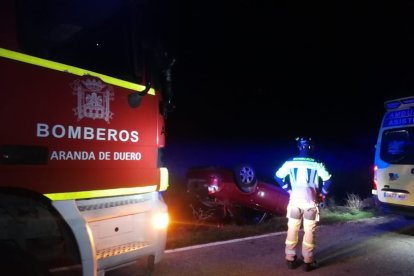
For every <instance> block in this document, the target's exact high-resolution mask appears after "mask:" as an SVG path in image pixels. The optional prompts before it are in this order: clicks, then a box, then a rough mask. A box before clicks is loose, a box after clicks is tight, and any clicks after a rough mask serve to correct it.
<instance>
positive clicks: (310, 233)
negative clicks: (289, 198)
mask: <svg viewBox="0 0 414 276" xmlns="http://www.w3.org/2000/svg"><path fill="white" fill-rule="evenodd" d="M318 213H319V212H318V209H317V207H312V208H308V209H301V208H298V207H293V206H289V208H288V214H287V217H288V231H287V236H286V241H285V245H286V247H285V253H286V260H289V261H292V260H294V259H295V258H296V251H297V246H298V242H299V230H300V227H301V224H302V222H303V231H304V234H303V240H302V257H303V261H304V262H305V263H312V262H313V257H314V250H315V242H316V241H315V237H316V235H315V234H316V224H317V221H318Z"/></svg>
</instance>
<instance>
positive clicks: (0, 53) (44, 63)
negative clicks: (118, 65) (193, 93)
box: [0, 48, 155, 95]
mask: <svg viewBox="0 0 414 276" xmlns="http://www.w3.org/2000/svg"><path fill="white" fill-rule="evenodd" d="M0 57H4V58H8V59H13V60H17V61H21V62H25V63H29V64H33V65H36V66H41V67H45V68H49V69H52V70H56V71H62V72H67V73H70V74H73V75H78V76H85V75H90V76H94V77H98V78H100V79H101V80H102V81H104V82H106V83H110V84H113V85H116V86H120V87H124V88H127V89H131V90H135V91H143V90H144V89H145V86H143V85H140V84H136V83H132V82H128V81H124V80H120V79H116V78H113V77H110V76H107V75H103V74H99V73H96V72H92V71H87V70H85V69H81V68H77V67H74V66H70V65H66V64H63V63H58V62H54V61H50V60H47V59H42V58H38V57H34V56H29V55H25V54H22V53H18V52H14V51H10V50H6V49H4V48H0ZM148 94H151V95H155V91H154V89H153V88H151V89H150V90H149V91H148Z"/></svg>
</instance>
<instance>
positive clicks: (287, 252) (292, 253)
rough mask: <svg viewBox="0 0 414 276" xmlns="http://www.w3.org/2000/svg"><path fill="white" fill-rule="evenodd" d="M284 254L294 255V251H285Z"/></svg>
mask: <svg viewBox="0 0 414 276" xmlns="http://www.w3.org/2000/svg"><path fill="white" fill-rule="evenodd" d="M285 253H286V254H288V255H296V251H295V250H293V249H285Z"/></svg>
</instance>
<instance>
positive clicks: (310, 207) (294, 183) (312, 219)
mask: <svg viewBox="0 0 414 276" xmlns="http://www.w3.org/2000/svg"><path fill="white" fill-rule="evenodd" d="M296 141H297V145H298V148H299V155H298V156H296V157H293V158H290V159H288V160H287V161H286V162H284V163H283V165H282V166H281V167H280V168H279V169H278V170H277V171H276V173H275V176H274V177H275V179H276V181H277V182H278V183H279V185H280V186H281V187H282V188H283V189H284V190H285V191H287V192H288V193H289V194H290V198H289V204H288V207H287V214H286V217H287V218H288V231H287V236H286V241H285V254H286V263H287V266H288V268H289V269H293V268H296V267H297V266H298V261H297V256H296V248H297V245H298V239H299V229H300V227H301V224H302V222H303V230H304V235H303V240H302V257H303V262H304V267H303V269H304V270H305V271H310V270H313V269H315V268H317V262H316V261H315V260H314V252H315V246H316V244H315V234H316V233H315V231H316V224H317V222H318V221H319V202H320V200H321V199H323V200H324V199H325V197H326V195H327V193H328V188H329V185H330V183H331V174H330V173H329V172H328V171H327V169H326V168H325V166H324V164H323V163H321V162H318V161H316V160H315V159H314V158H313V151H314V145H313V143H312V142H311V139H310V138H309V139H305V138H296ZM288 176H289V177H288ZM319 178H321V179H322V185H321V186H319ZM288 180H289V181H288Z"/></svg>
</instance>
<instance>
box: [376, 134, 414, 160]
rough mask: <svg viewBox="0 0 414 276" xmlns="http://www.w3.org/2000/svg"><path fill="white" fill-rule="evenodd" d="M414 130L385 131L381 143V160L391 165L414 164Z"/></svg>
mask: <svg viewBox="0 0 414 276" xmlns="http://www.w3.org/2000/svg"><path fill="white" fill-rule="evenodd" d="M412 137H414V130H413V129H396V130H389V131H385V132H384V133H383V135H382V142H381V159H383V160H384V161H385V162H388V163H391V164H408V163H414V156H413V153H414V141H413V140H412V139H413V138H412Z"/></svg>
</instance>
